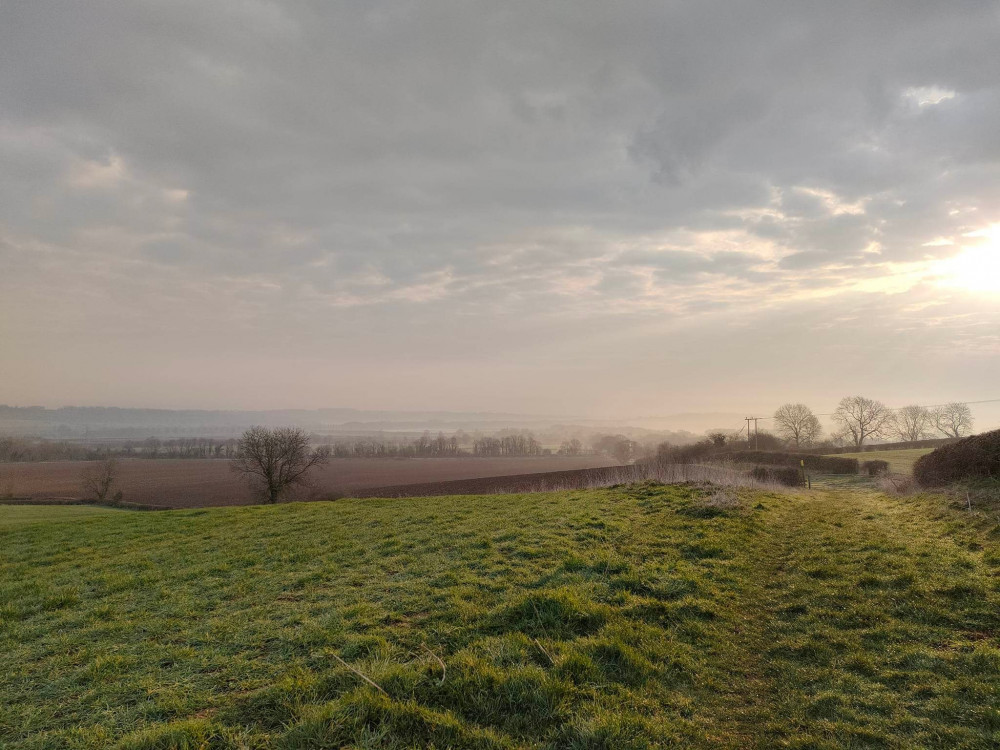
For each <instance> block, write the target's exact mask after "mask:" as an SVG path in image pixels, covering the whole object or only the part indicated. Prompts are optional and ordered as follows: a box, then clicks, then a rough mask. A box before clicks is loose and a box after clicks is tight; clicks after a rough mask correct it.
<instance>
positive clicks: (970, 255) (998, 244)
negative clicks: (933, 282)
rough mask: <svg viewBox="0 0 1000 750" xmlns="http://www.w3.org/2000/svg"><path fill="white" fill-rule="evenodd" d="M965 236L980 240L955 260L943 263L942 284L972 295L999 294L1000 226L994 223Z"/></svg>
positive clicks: (941, 270) (940, 266)
mask: <svg viewBox="0 0 1000 750" xmlns="http://www.w3.org/2000/svg"><path fill="white" fill-rule="evenodd" d="M966 237H973V238H981V239H982V241H981V242H980V243H979V244H976V245H969V246H966V247H965V248H963V250H962V252H961V253H959V254H958V255H956V256H955V257H954V258H949V259H948V260H945V261H941V263H940V265H939V266H938V269H937V270H939V271H940V273H941V277H940V278H941V283H942V284H944V285H945V286H951V287H958V288H960V289H966V290H968V291H970V292H985V293H992V294H1000V224H993V225H992V226H990V227H987V228H986V229H980V230H979V231H978V232H971V233H969V234H967V235H966Z"/></svg>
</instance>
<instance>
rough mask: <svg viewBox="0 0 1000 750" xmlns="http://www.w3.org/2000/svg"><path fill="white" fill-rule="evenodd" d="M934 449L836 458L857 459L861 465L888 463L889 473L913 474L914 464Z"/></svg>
mask: <svg viewBox="0 0 1000 750" xmlns="http://www.w3.org/2000/svg"><path fill="white" fill-rule="evenodd" d="M933 450H934V449H933V448H905V449H903V450H895V451H864V452H862V453H837V454H835V456H834V457H835V458H856V459H858V462H859V463H864V462H865V461H888V462H889V471H892V472H896V473H897V474H912V473H913V464H915V463H916V461H917V459H918V458H920V457H921V456H926V455H927V454H928V453H930V452H931V451H933Z"/></svg>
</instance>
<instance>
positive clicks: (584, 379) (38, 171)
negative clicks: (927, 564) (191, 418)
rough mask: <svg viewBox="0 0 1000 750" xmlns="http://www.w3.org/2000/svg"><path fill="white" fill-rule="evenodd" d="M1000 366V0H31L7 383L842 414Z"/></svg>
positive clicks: (27, 398) (4, 257) (10, 60)
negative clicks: (853, 398)
mask: <svg viewBox="0 0 1000 750" xmlns="http://www.w3.org/2000/svg"><path fill="white" fill-rule="evenodd" d="M998 375H1000V3H997V2H966V1H963V0H954V1H952V2H947V3H942V2H936V1H935V2H922V1H921V0H905V1H903V0H900V1H898V2H893V1H891V0H885V1H883V2H879V3H870V2H853V1H850V0H848V1H845V2H838V3H829V2H825V3H820V2H787V1H786V2H774V1H771V0H764V1H762V2H753V3H739V2H725V3H721V2H713V1H711V0H707V1H702V2H698V3H689V2H663V1H662V0H661V1H659V2H630V1H628V0H621V1H619V2H615V3H606V2H588V1H576V2H550V3H538V2H509V3H495V2H470V1H469V0H462V2H437V1H435V0H427V1H425V2H380V1H379V0H374V1H371V2H364V3H356V2H328V1H326V0H324V1H323V2H319V1H316V2H305V1H303V2H271V1H267V0H241V1H239V2H237V0H215V1H214V2H211V3H205V2H200V1H195V0H190V1H187V0H175V1H174V2H155V1H153V0H145V1H141V2H140V1H136V0H128V1H127V2H125V1H123V2H109V1H105V0H89V1H88V2H87V3H80V2H76V1H75V0H66V1H64V2H59V1H56V0H6V2H3V3H2V4H0V403H8V404H11V405H29V404H41V405H47V406H60V405H65V404H76V405H117V406H147V407H163V408H232V409H266V408H317V407H328V406H344V407H357V408H364V409H380V408H381V409H454V410H484V411H504V412H520V413H543V414H567V415H569V414H572V415H584V416H591V417H602V418H609V417H618V416H629V417H634V416H643V415H655V414H671V413H675V412H737V413H743V412H760V413H770V412H772V411H773V410H774V408H775V407H776V406H778V405H780V404H781V403H785V402H789V401H796V402H797V401H801V402H804V403H807V404H809V405H810V406H812V407H813V408H814V409H815V410H816V411H817V412H829V411H832V410H833V408H834V407H835V406H836V403H837V401H838V400H839V399H840V398H841V397H843V396H846V395H849V394H855V393H860V394H863V395H866V396H870V397H873V398H878V399H881V400H882V401H884V402H885V403H887V404H889V405H891V406H901V405H903V404H907V403H920V404H936V403H941V402H945V401H951V400H969V401H972V400H982V399H991V398H1000V378H998ZM992 414H993V413H992V412H991V413H986V416H985V418H986V419H988V420H992V419H994V416H991V415H992ZM995 419H996V421H997V422H998V423H1000V409H998V410H997V411H996V412H995ZM733 426H734V427H738V425H733Z"/></svg>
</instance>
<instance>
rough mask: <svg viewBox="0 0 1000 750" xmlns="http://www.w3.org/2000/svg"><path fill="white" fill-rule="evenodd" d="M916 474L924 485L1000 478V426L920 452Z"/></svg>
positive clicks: (914, 474)
mask: <svg viewBox="0 0 1000 750" xmlns="http://www.w3.org/2000/svg"><path fill="white" fill-rule="evenodd" d="M913 476H914V478H915V479H916V480H917V481H918V482H920V484H922V485H923V486H925V487H934V486H940V485H943V484H949V483H951V482H960V481H963V480H966V479H997V478H1000V430H993V431H992V432H984V433H982V434H981V435H973V436H972V437H967V438H964V439H963V440H959V441H958V442H957V443H951V444H949V445H944V446H941V447H940V448H938V449H937V450H936V451H934V452H933V453H928V454H927V455H926V456H921V457H920V458H919V459H917V462H916V464H914V466H913Z"/></svg>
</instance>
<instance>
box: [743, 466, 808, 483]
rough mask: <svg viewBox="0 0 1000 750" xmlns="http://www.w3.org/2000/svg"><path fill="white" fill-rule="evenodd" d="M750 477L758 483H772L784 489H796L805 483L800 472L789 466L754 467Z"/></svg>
mask: <svg viewBox="0 0 1000 750" xmlns="http://www.w3.org/2000/svg"><path fill="white" fill-rule="evenodd" d="M750 476H752V477H753V478H754V479H756V480H758V481H760V482H774V483H775V484H783V485H785V486H786V487H798V486H800V485H803V484H805V483H806V481H805V479H804V478H803V477H802V472H801V471H800V470H798V469H796V468H793V467H791V466H754V467H753V469H751V471H750Z"/></svg>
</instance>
